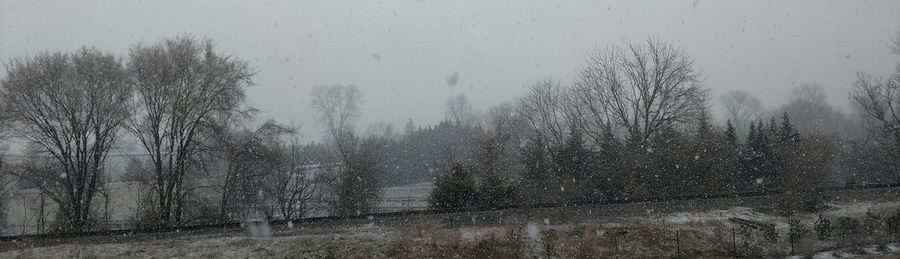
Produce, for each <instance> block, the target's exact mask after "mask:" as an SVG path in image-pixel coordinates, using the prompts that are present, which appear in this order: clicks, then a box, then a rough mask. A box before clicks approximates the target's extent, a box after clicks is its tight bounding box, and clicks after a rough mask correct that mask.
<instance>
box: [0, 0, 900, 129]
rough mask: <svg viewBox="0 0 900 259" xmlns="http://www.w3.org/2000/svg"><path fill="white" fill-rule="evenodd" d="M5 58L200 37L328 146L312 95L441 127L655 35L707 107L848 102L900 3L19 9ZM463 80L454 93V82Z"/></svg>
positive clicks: (270, 104) (367, 114)
mask: <svg viewBox="0 0 900 259" xmlns="http://www.w3.org/2000/svg"><path fill="white" fill-rule="evenodd" d="M0 6H2V8H0V25H2V26H0V59H3V60H8V59H9V58H12V57H22V56H28V55H32V54H35V53H38V52H40V51H44V50H66V51H72V50H75V49H77V48H79V47H81V46H84V45H88V46H96V47H99V48H101V49H104V50H107V51H111V52H113V53H117V54H121V55H125V54H126V53H127V50H128V48H129V46H131V45H133V44H135V43H140V42H145V43H147V42H152V41H155V40H158V39H160V38H161V37H172V36H176V35H179V34H183V33H189V34H195V35H199V36H206V37H209V38H211V39H213V40H215V41H216V43H217V44H218V47H219V48H220V50H222V51H225V52H228V53H232V54H234V55H235V56H237V57H239V58H241V59H244V60H247V61H249V62H250V63H251V64H252V65H253V66H254V67H256V68H257V69H258V70H259V74H258V76H257V77H256V78H255V82H256V83H257V85H256V86H254V87H253V88H252V89H250V90H249V92H248V96H249V102H250V104H251V105H252V106H254V107H256V108H258V109H260V110H262V114H261V116H262V117H263V119H265V118H274V119H277V120H280V121H285V122H294V123H299V124H302V126H303V128H304V132H305V134H307V135H308V136H319V135H320V134H319V132H321V130H320V128H319V127H318V126H316V125H315V120H314V119H313V117H314V115H313V114H312V112H311V111H310V109H309V96H308V93H309V92H310V89H311V88H312V87H313V86H315V85H320V84H335V83H339V84H355V85H357V86H359V88H360V89H361V90H362V91H363V94H364V99H365V103H364V105H363V108H364V111H363V117H364V118H363V120H362V124H368V123H372V122H377V121H387V122H392V123H395V124H398V125H400V126H402V125H403V123H405V121H406V120H407V119H409V118H412V119H413V120H414V121H415V122H416V123H417V124H420V125H421V124H428V123H434V122H436V121H438V120H440V119H441V118H442V117H443V115H444V102H445V100H446V99H447V97H449V96H451V95H453V94H456V93H460V92H462V93H465V94H466V95H467V96H468V97H469V98H470V99H471V100H472V101H473V102H474V104H475V106H476V108H478V109H484V108H486V107H488V106H490V105H491V104H494V103H498V102H501V101H510V100H513V99H514V98H516V97H517V96H519V95H520V93H522V91H523V86H524V85H526V84H528V83H529V82H531V81H533V80H535V79H539V78H541V77H547V76H551V77H555V78H558V79H560V80H562V81H563V82H569V81H570V79H571V77H572V75H573V74H574V73H575V69H576V68H577V67H578V66H579V65H580V64H581V63H582V62H583V60H584V56H585V53H586V52H587V51H589V50H590V49H592V48H594V47H597V46H604V45H608V44H618V43H621V42H622V41H625V40H643V39H646V38H647V37H650V36H658V37H660V38H662V39H666V40H671V41H674V42H676V43H677V44H678V45H680V46H681V47H683V48H684V49H685V50H686V51H687V52H688V53H690V54H691V55H692V57H693V58H694V60H695V61H696V63H695V66H696V68H697V69H698V70H700V71H701V72H702V74H703V78H704V82H705V85H706V86H707V87H708V88H710V89H712V95H713V100H714V101H716V102H717V101H718V95H719V94H721V93H724V92H727V91H730V90H735V89H742V90H745V91H747V92H750V93H751V94H753V95H755V96H757V97H759V98H760V99H763V100H764V101H765V102H766V104H768V105H776V104H780V103H781V102H783V101H785V99H786V97H785V95H787V94H788V93H789V89H790V88H791V87H793V86H795V85H797V84H802V83H805V82H818V83H820V84H822V85H823V86H825V87H826V89H827V90H828V94H829V95H830V100H832V101H833V102H835V103H838V105H839V106H846V105H847V104H846V103H847V102H846V95H847V92H848V90H849V87H850V83H851V82H852V81H853V79H854V73H855V72H856V71H859V70H863V71H867V72H870V73H873V74H876V75H879V76H883V75H886V74H888V72H889V71H890V70H891V69H892V68H893V66H894V64H895V63H896V62H897V61H898V60H897V59H898V58H897V56H893V55H890V54H889V52H888V51H887V48H886V46H887V44H888V42H889V41H890V40H891V38H892V37H894V35H896V33H897V32H898V30H900V1H896V0H884V1H708V0H706V1H694V0H689V1H640V2H638V1H522V0H510V1H225V0H213V1H123V0H109V1H34V0H29V1H25V0H22V1H15V0H0ZM454 73H458V75H459V81H458V84H457V85H456V86H450V85H448V84H447V78H448V77H450V76H451V75H453V74H454Z"/></svg>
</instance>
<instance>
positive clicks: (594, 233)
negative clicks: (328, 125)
mask: <svg viewBox="0 0 900 259" xmlns="http://www.w3.org/2000/svg"><path fill="white" fill-rule="evenodd" d="M867 194H869V193H863V192H853V193H842V194H840V195H834V196H832V197H831V201H830V202H829V203H828V205H829V209H826V210H824V211H822V212H821V213H816V214H800V215H795V216H794V217H791V218H792V219H796V220H797V221H798V222H799V225H802V226H804V228H805V229H806V230H807V231H806V232H805V233H803V234H801V235H799V236H796V237H794V238H792V239H791V238H789V237H788V231H789V223H788V222H789V219H791V218H788V217H785V216H782V215H777V213H774V212H772V210H771V209H768V208H767V206H766V205H765V204H766V203H768V202H769V201H768V200H767V199H765V198H757V199H744V200H736V199H719V200H704V201H679V202H670V203H640V204H624V205H611V206H595V207H590V206H587V207H569V208H548V209H527V210H525V209H515V210H505V211H498V212H478V213H453V214H442V215H421V216H409V217H398V218H388V219H370V220H365V219H364V220H348V221H339V222H328V223H316V224H307V225H299V224H298V225H289V226H278V227H276V228H274V229H272V230H271V232H270V231H259V229H260V228H258V227H254V228H244V229H222V230H202V231H195V232H182V233H159V234H146V235H135V236H117V237H89V238H79V239H70V240H49V241H25V242H18V243H6V244H2V248H0V250H2V252H0V257H2V258H16V257H24V258H31V257H35V258H62V257H74V258H121V257H136V258H169V257H179V258H209V257H216V258H373V257H374V258H427V257H436V258H460V257H462V258H468V257H478V258H484V257H490V258H506V257H525V258H537V257H545V258H546V257H548V256H549V257H555V258H574V257H581V256H583V257H588V258H597V257H615V256H619V257H622V258H649V257H653V258H667V257H687V258H695V257H699V256H703V257H722V258H726V257H733V256H735V255H740V256H749V257H788V256H790V254H791V251H790V249H791V244H793V246H794V250H795V252H794V254H796V255H800V256H797V258H806V257H810V258H882V257H883V258H896V257H898V256H900V254H898V245H897V239H896V238H895V237H891V236H889V235H886V234H885V233H879V232H873V233H862V232H860V233H853V234H846V235H840V236H839V235H837V234H835V235H834V236H833V237H831V238H828V239H825V240H820V239H819V238H817V236H816V232H815V231H814V230H813V229H814V222H815V221H816V220H817V218H818V217H819V214H821V215H822V216H823V217H825V218H829V219H831V220H832V222H837V220H836V219H837V218H839V217H850V218H853V219H856V220H859V221H860V222H863V221H864V219H865V218H866V217H867V216H866V213H867V212H872V213H876V214H879V215H889V214H893V213H897V212H900V199H897V194H896V193H895V191H885V192H882V193H879V194H877V195H867ZM735 217H737V218H741V219H745V220H750V221H754V222H761V223H765V224H774V226H775V232H776V235H775V236H774V237H771V238H770V237H768V236H767V233H764V231H758V230H753V229H749V228H746V227H741V226H740V225H738V224H735V223H733V222H731V221H729V220H728V219H729V218H735ZM268 233H271V235H269V234H268Z"/></svg>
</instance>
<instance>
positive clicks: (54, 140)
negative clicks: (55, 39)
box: [0, 48, 131, 230]
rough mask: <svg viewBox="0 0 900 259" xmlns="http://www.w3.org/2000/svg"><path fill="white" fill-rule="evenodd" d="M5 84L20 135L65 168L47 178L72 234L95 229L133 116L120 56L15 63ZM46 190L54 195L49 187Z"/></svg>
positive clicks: (86, 54) (2, 96) (0, 95)
mask: <svg viewBox="0 0 900 259" xmlns="http://www.w3.org/2000/svg"><path fill="white" fill-rule="evenodd" d="M6 72H7V76H6V79H5V80H3V81H2V87H3V88H2V92H0V100H2V101H0V103H2V105H4V110H5V111H6V113H7V115H8V116H9V118H10V119H11V120H12V121H14V122H16V123H17V126H18V127H16V129H17V131H18V132H17V133H18V135H19V136H21V137H23V138H25V139H27V140H28V141H29V142H31V143H35V144H37V145H39V146H40V147H42V148H43V150H42V151H43V152H46V153H47V154H49V156H51V157H52V158H53V160H54V161H55V162H56V163H58V165H59V170H60V171H59V173H57V174H54V175H47V178H46V179H44V181H46V182H47V183H48V184H50V185H54V186H60V187H61V188H62V190H63V191H62V192H61V193H59V192H49V193H51V194H54V195H52V196H51V198H52V199H54V200H55V201H56V202H57V203H58V204H60V211H61V215H63V216H64V219H63V220H65V221H66V222H63V223H62V224H61V225H63V226H66V227H68V228H69V230H84V229H86V228H87V227H88V225H89V224H90V221H91V219H90V216H91V212H92V211H91V204H92V201H93V198H94V196H95V194H97V189H98V186H101V184H102V178H103V177H102V175H103V173H104V172H103V165H104V161H105V160H106V157H107V153H108V152H109V149H110V148H112V146H113V144H114V143H115V140H116V137H117V135H118V130H119V128H120V127H121V126H122V124H123V123H124V121H125V120H126V118H127V117H128V115H129V113H128V111H129V109H128V100H129V98H130V97H131V88H130V87H129V85H128V84H127V77H126V75H125V73H124V70H123V68H122V64H121V63H120V62H119V60H117V59H116V58H115V57H114V56H113V55H110V54H106V53H102V52H100V51H99V50H96V49H89V48H83V49H81V50H80V51H78V52H76V53H72V54H66V53H60V52H56V53H44V54H40V55H37V56H35V57H33V58H29V59H16V60H13V61H12V62H11V63H10V65H9V66H8V68H7V71H6ZM42 188H47V187H46V186H44V187H42Z"/></svg>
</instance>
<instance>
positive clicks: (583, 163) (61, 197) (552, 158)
mask: <svg viewBox="0 0 900 259" xmlns="http://www.w3.org/2000/svg"><path fill="white" fill-rule="evenodd" d="M894 48H895V49H893V51H894V53H895V54H898V55H900V40H898V42H896V46H895V47H894ZM699 71H702V68H699V67H695V64H694V62H693V59H692V58H691V56H690V55H689V54H688V52H686V51H685V50H684V49H683V48H682V46H679V45H677V44H675V43H673V42H670V41H666V40H663V39H659V38H649V39H647V40H645V41H640V42H622V43H618V44H611V45H608V46H606V47H601V48H597V49H594V50H592V51H591V52H589V53H588V54H587V55H586V57H585V60H584V62H583V63H582V64H580V66H579V67H578V68H577V70H575V71H573V72H574V74H575V76H574V77H573V78H571V80H569V81H566V80H560V79H556V78H553V77H542V78H538V79H536V80H534V82H533V83H530V84H528V85H526V86H525V88H526V89H525V92H524V93H523V94H522V96H520V97H519V98H516V99H515V100H511V101H509V102H503V103H499V104H495V105H492V106H490V107H485V108H484V109H482V110H479V109H476V108H475V107H474V106H473V105H472V103H471V102H470V101H469V99H468V97H467V96H466V95H465V94H463V93H459V94H455V95H453V96H450V97H449V98H448V100H447V102H446V103H444V104H443V107H444V108H445V114H444V119H443V120H441V121H439V122H437V123H435V124H433V125H427V124H423V125H419V124H416V122H415V121H413V120H411V119H410V120H409V121H408V122H407V123H406V125H404V127H402V130H394V126H393V125H391V124H387V123H379V124H374V125H370V126H368V127H365V126H364V125H359V124H360V118H361V116H362V115H363V113H364V112H365V111H363V110H362V109H361V104H362V103H363V99H364V98H363V92H362V91H361V90H360V88H358V87H356V86H354V85H341V84H332V85H320V86H317V87H315V88H313V89H312V91H311V93H310V96H308V98H309V101H310V105H309V107H306V108H301V109H299V110H298V111H296V112H298V113H314V114H315V115H316V118H317V120H318V124H317V125H314V126H317V127H318V128H315V127H311V128H315V129H316V130H322V131H323V132H325V135H326V136H325V137H324V138H323V139H322V140H319V141H318V142H313V141H311V140H306V139H302V138H301V137H300V136H301V134H300V132H299V129H300V128H299V126H286V125H287V124H282V123H280V122H277V121H274V120H260V121H257V119H259V118H257V113H256V111H255V110H254V109H253V108H252V107H249V106H248V105H247V104H246V102H245V93H246V92H247V91H249V89H251V88H250V87H251V86H252V85H253V80H252V79H253V78H254V76H255V74H256V72H257V71H256V70H255V69H254V68H252V67H251V65H250V63H249V62H247V61H244V60H242V59H240V58H238V57H235V56H232V55H230V54H227V53H226V52H223V51H221V50H219V49H217V48H216V47H215V45H214V44H213V42H212V41H211V40H208V39H199V38H195V37H191V36H179V37H175V38H167V39H161V40H159V41H156V42H154V43H151V44H149V45H145V44H138V45H134V46H133V47H132V48H131V50H130V51H129V53H128V55H127V56H124V57H116V56H114V55H111V54H108V53H105V52H102V51H100V50H97V49H94V48H83V49H81V50H78V51H75V52H72V53H66V52H47V53H41V54H38V55H35V56H33V57H24V58H20V59H14V60H11V61H10V63H9V66H8V68H7V71H6V76H5V77H4V78H3V80H2V81H0V102H2V103H0V104H2V105H0V129H4V134H9V135H10V136H12V137H17V138H21V139H24V140H25V141H27V142H28V143H29V150H31V151H32V152H29V153H28V154H26V155H25V156H26V158H27V159H23V162H20V163H17V164H9V163H6V162H5V161H4V160H2V159H0V184H4V186H5V184H6V182H4V179H13V180H9V181H8V182H9V183H10V184H9V185H15V186H16V187H17V188H19V187H20V188H37V189H38V190H40V192H41V193H45V194H47V195H48V196H49V197H50V198H51V199H52V200H53V202H54V204H57V205H58V206H59V211H61V212H60V213H57V214H56V216H57V219H55V223H54V225H55V226H57V227H56V229H54V230H57V231H85V230H92V229H98V228H99V227H98V226H99V225H101V224H103V221H105V220H106V219H108V217H106V218H105V217H103V216H102V214H103V213H100V211H99V209H98V207H97V205H98V199H100V198H99V197H102V196H104V195H107V194H105V193H103V191H104V190H105V187H104V186H106V184H107V183H108V182H109V181H110V177H109V175H110V172H109V170H108V168H107V167H105V166H104V163H105V162H106V160H107V157H108V156H109V155H110V152H111V151H112V150H115V149H116V148H118V147H120V146H126V145H127V144H129V143H130V144H131V145H133V146H135V147H136V148H138V149H140V153H141V154H140V155H139V156H138V157H137V158H135V159H133V160H131V162H129V164H128V165H127V166H126V167H125V171H127V172H125V173H124V175H125V177H123V179H125V180H128V181H134V182H138V183H140V184H141V185H140V186H142V188H143V189H141V190H142V191H141V193H139V194H138V196H140V202H139V208H136V210H137V211H135V212H134V214H135V215H134V219H132V220H133V221H134V225H136V226H184V225H191V224H204V223H212V222H223V221H253V220H272V219H285V220H293V219H298V218H304V217H309V216H312V215H313V214H315V215H335V216H340V217H354V216H360V215H364V214H367V213H371V212H376V211H378V209H379V208H378V204H379V202H381V201H383V200H382V199H381V195H382V194H383V193H382V191H383V188H384V187H389V186H400V185H410V184H422V185H426V186H433V187H434V189H433V190H432V191H431V193H430V195H429V196H428V198H427V202H428V203H429V204H428V207H429V208H431V209H436V210H466V209H491V208H504V207H509V206H534V205H546V204H551V205H577V204H591V203H604V202H626V201H635V200H665V199H672V198H685V197H688V198H689V197H719V196H721V197H731V196H733V195H739V194H746V193H766V194H773V195H777V199H775V201H774V203H775V204H773V207H775V208H777V209H779V210H782V211H784V212H786V213H793V212H796V211H814V210H817V209H821V207H822V206H821V205H822V204H821V193H820V192H821V191H823V190H825V189H827V188H831V187H840V186H873V185H884V184H896V183H898V182H900V63H898V65H897V66H896V68H895V69H894V71H893V73H891V74H890V75H888V76H886V77H877V76H873V75H869V74H866V73H864V72H859V74H858V79H857V81H856V82H855V83H854V84H853V85H852V86H848V89H851V94H850V98H849V99H850V101H851V102H852V104H853V107H854V108H855V110H854V112H852V113H845V112H844V111H842V110H841V109H839V108H836V106H833V105H832V104H830V103H828V101H827V96H825V94H824V91H823V90H822V87H821V86H820V85H818V84H815V83H810V84H803V85H800V86H798V87H796V88H795V89H794V91H793V94H792V95H791V96H790V98H789V100H788V101H787V102H786V103H784V104H782V105H775V106H771V107H766V106H764V104H763V103H762V102H761V101H760V100H759V99H757V98H756V97H753V96H752V95H750V94H749V93H747V92H744V91H732V92H728V93H725V94H724V95H722V96H719V97H718V99H716V98H713V97H711V96H710V91H709V90H708V88H707V87H706V86H704V85H703V82H702V80H701V78H702V74H701V73H700V72H699ZM565 82H571V83H565ZM711 100H718V104H720V105H715V104H716V103H714V102H713V101H711ZM438 105H440V104H438ZM715 107H720V108H721V109H722V110H721V111H722V113H721V114H724V115H725V117H724V118H722V119H717V118H716V117H715V116H714V114H718V113H716V111H717V110H716V109H715ZM365 128H368V130H367V131H363V130H361V129H365ZM0 136H5V135H0ZM0 140H5V139H0ZM2 155H3V153H0V156H2ZM4 175H6V176H7V178H3V177H4ZM4 186H0V187H4ZM6 190H8V188H3V189H0V208H2V206H3V204H4V203H3V202H4V199H3V198H4V197H5V196H6V195H5V194H7V193H6ZM425 201H426V200H423V202H425ZM43 216H44V213H41V217H43ZM106 221H108V220H106ZM42 222H43V221H42Z"/></svg>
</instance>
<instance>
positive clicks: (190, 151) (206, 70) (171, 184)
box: [128, 36, 254, 224]
mask: <svg viewBox="0 0 900 259" xmlns="http://www.w3.org/2000/svg"><path fill="white" fill-rule="evenodd" d="M128 69H129V72H130V76H131V79H132V81H133V83H134V85H135V88H136V92H137V94H136V98H135V100H134V101H135V105H136V108H137V110H136V113H135V115H134V116H133V117H131V119H130V121H129V124H128V126H129V129H130V130H131V131H132V132H133V133H134V135H135V136H136V137H137V139H138V140H139V141H140V143H141V145H142V146H143V147H144V149H145V150H146V151H147V152H148V153H149V154H150V161H151V162H152V164H153V168H152V169H151V171H152V172H153V175H154V177H153V178H154V179H153V183H154V190H153V191H154V193H155V196H156V197H155V201H153V202H154V203H155V205H156V206H155V207H156V209H157V213H158V214H159V217H160V220H161V221H162V223H163V224H179V223H180V222H181V220H182V212H183V207H184V201H185V200H184V197H185V196H186V195H187V193H188V192H187V191H188V190H187V188H186V186H185V177H186V175H187V172H188V171H189V170H190V168H191V164H190V163H191V161H192V157H194V156H195V155H197V154H198V152H200V151H201V149H200V148H199V147H200V144H201V143H200V141H199V139H200V138H201V136H203V134H205V133H207V132H208V129H209V128H210V125H212V124H213V117H214V116H220V115H222V114H228V113H234V112H238V108H239V107H240V105H241V104H242V103H243V100H244V98H245V97H244V90H245V89H246V88H247V87H248V86H249V85H251V84H252V82H251V80H250V79H251V77H252V76H253V75H254V72H253V70H252V69H251V68H250V67H249V66H248V65H247V63H246V62H244V61H240V60H237V59H234V58H233V57H231V56H229V55H223V54H221V53H218V52H216V51H215V49H214V47H213V43H212V41H211V40H197V39H195V38H193V37H189V36H181V37H177V38H174V39H163V40H162V41H160V42H158V43H156V44H153V45H149V46H143V45H138V46H135V47H133V48H132V49H131V53H130V60H129V66H128Z"/></svg>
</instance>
